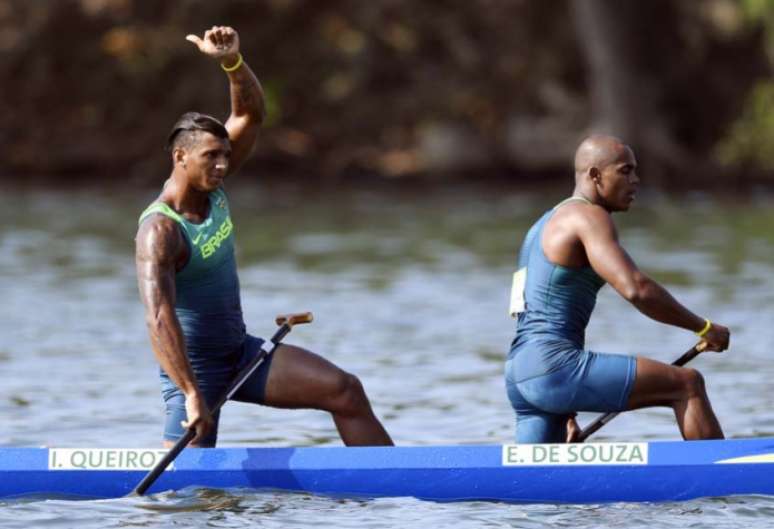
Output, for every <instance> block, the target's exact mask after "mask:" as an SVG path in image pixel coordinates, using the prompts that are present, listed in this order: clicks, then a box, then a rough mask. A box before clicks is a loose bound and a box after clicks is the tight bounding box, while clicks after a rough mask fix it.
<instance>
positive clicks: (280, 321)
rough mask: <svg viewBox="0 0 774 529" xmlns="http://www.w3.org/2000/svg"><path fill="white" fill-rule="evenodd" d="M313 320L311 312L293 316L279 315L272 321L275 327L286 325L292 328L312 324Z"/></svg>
mask: <svg viewBox="0 0 774 529" xmlns="http://www.w3.org/2000/svg"><path fill="white" fill-rule="evenodd" d="M313 319H314V316H313V315H312V313H311V312H297V313H295V314H280V315H279V316H277V317H276V318H275V319H274V321H275V322H276V323H277V325H285V324H286V323H287V324H288V325H289V326H290V327H293V326H294V325H301V324H303V323H312V320H313Z"/></svg>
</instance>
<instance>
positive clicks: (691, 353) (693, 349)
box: [575, 340, 707, 443]
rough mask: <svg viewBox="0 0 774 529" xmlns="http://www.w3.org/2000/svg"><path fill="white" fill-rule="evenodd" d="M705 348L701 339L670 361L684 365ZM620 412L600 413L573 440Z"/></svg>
mask: <svg viewBox="0 0 774 529" xmlns="http://www.w3.org/2000/svg"><path fill="white" fill-rule="evenodd" d="M706 348H707V343H706V342H705V341H704V340H702V341H700V342H699V343H697V344H696V345H694V346H693V347H691V348H690V349H688V350H687V351H686V352H685V353H683V355H682V356H681V357H680V358H678V359H677V360H675V361H674V362H672V365H673V366H684V365H685V364H687V363H688V362H690V361H691V360H693V359H694V358H696V357H697V356H699V354H700V353H702V352H703V351H704V349H706ZM619 413H621V412H618V411H611V412H609V413H606V414H604V415H600V416H599V417H597V418H596V419H594V421H593V422H592V423H591V424H589V425H588V426H586V427H585V428H584V429H583V430H581V433H580V434H579V435H578V439H577V440H576V441H575V442H576V443H582V442H584V441H585V440H586V439H588V438H589V436H590V435H592V434H594V433H596V432H598V431H599V429H600V428H602V427H603V426H604V425H606V424H607V423H609V422H610V421H612V420H613V419H615V418H616V416H618V414H619Z"/></svg>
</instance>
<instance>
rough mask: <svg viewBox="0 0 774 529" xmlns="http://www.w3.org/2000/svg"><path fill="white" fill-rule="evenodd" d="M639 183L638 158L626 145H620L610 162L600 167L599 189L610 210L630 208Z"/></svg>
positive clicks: (605, 204) (597, 180)
mask: <svg viewBox="0 0 774 529" xmlns="http://www.w3.org/2000/svg"><path fill="white" fill-rule="evenodd" d="M639 183H640V179H639V177H638V176H637V160H636V159H635V158H634V153H633V152H632V150H631V149H630V148H629V147H627V146H626V145H621V146H620V149H618V152H617V153H616V156H615V157H614V158H613V159H612V160H611V162H610V163H608V164H606V165H605V166H604V167H601V168H598V179H596V184H597V191H598V192H599V195H600V197H601V198H602V199H603V200H604V206H605V208H606V209H607V210H608V211H626V210H628V209H629V206H631V204H632V202H633V201H634V197H635V196H636V194H637V188H638V187H639Z"/></svg>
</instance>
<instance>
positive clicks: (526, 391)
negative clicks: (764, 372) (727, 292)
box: [506, 136, 729, 443]
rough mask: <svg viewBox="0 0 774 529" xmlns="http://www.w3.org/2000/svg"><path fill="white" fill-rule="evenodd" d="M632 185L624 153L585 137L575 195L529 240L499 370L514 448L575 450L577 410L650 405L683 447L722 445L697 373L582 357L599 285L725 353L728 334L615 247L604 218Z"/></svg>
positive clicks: (632, 164) (633, 171) (631, 161)
mask: <svg viewBox="0 0 774 529" xmlns="http://www.w3.org/2000/svg"><path fill="white" fill-rule="evenodd" d="M638 184H639V178H638V177H637V162H636V160H635V157H634V153H633V152H632V150H631V148H629V147H628V146H627V145H624V144H623V143H622V142H621V141H619V140H618V139H616V138H612V137H609V136H593V137H590V138H587V139H586V140H584V141H583V143H581V145H580V147H579V148H578V150H577V153H576V155H575V190H574V192H573V195H572V196H571V197H570V198H568V199H566V200H564V201H562V202H560V203H559V204H558V205H557V206H556V207H554V208H553V209H552V210H550V211H548V212H546V213H545V214H544V215H543V216H542V217H541V218H540V219H539V220H538V221H537V222H536V223H535V224H534V225H533V226H532V228H531V229H530V230H529V232H528V233H527V236H526V238H525V240H524V243H523V245H522V247H521V251H520V254H519V264H518V269H519V271H518V272H517V274H516V275H515V277H514V296H513V298H514V299H513V302H514V303H513V304H514V306H515V308H513V307H512V310H513V312H516V313H518V327H517V331H516V337H515V339H514V340H513V343H512V345H511V350H510V353H509V355H508V361H507V364H506V387H507V391H508V397H509V399H510V401H511V404H512V406H513V408H514V410H515V411H516V425H517V426H516V441H517V442H519V443H559V442H565V441H573V440H574V439H575V438H576V437H577V435H578V433H579V429H578V425H577V423H576V422H575V418H574V417H575V413H576V412H578V411H597V412H611V411H623V410H633V409H637V408H644V407H648V406H669V407H671V408H672V409H673V410H674V413H675V417H676V418H677V424H678V426H679V427H680V433H681V434H682V435H683V438H684V439H717V438H722V437H723V431H722V430H721V428H720V425H719V424H718V420H717V418H716V417H715V414H714V412H713V411H712V407H711V405H710V402H709V399H708V398H707V393H706V391H705V389H704V380H703V378H702V376H701V374H700V373H699V372H698V371H696V370H695V369H690V368H685V367H675V366H671V365H667V364H664V363H661V362H657V361H654V360H650V359H647V358H642V357H634V356H625V355H613V354H603V353H597V352H592V351H588V350H586V349H585V348H584V345H585V344H584V342H585V331H586V326H587V324H588V322H589V318H590V316H591V312H592V311H593V310H594V305H595V303H596V298H597V292H598V291H599V289H600V288H601V287H602V286H603V285H604V284H605V283H609V284H610V285H611V286H612V287H613V288H614V289H615V290H616V291H617V292H618V293H619V294H621V295H622V296H623V297H624V298H625V299H626V300H628V301H629V302H630V303H632V304H633V305H634V306H635V307H636V308H637V309H638V310H639V311H640V312H642V313H643V314H645V315H646V316H648V317H649V318H651V319H654V320H656V321H659V322H661V323H666V324H668V325H674V326H676V327H681V328H683V329H686V330H689V331H693V332H695V333H697V334H698V335H699V336H700V337H701V339H702V340H703V341H704V342H705V343H706V349H707V350H710V351H723V350H725V349H726V348H728V341H729V331H728V329H727V328H726V327H723V326H722V325H718V324H715V323H712V322H711V321H710V320H708V319H705V318H701V317H699V316H697V315H696V314H694V313H693V312H691V311H690V310H688V309H687V308H685V307H684V306H683V305H681V304H680V303H679V302H677V300H675V299H674V298H673V297H672V296H671V295H670V294H669V292H667V291H666V290H665V289H664V288H663V287H662V286H660V285H659V284H658V283H656V282H655V281H653V280H652V279H650V278H649V277H647V276H646V275H645V274H643V273H642V272H641V271H640V270H639V269H638V268H637V266H636V265H635V264H634V262H633V261H632V259H631V257H629V255H628V254H627V253H626V251H625V250H624V249H623V248H622V247H621V245H620V244H619V242H618V234H617V232H616V228H615V225H614V224H613V219H612V217H611V214H612V213H613V212H616V211H626V210H628V209H629V206H630V205H631V203H632V201H633V200H634V197H635V194H636V191H637V186H638Z"/></svg>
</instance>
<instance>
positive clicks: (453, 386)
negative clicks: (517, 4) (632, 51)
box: [0, 183, 774, 528]
mask: <svg viewBox="0 0 774 529" xmlns="http://www.w3.org/2000/svg"><path fill="white" fill-rule="evenodd" d="M230 193H231V197H232V209H233V217H234V222H235V225H236V236H237V244H238V247H239V260H240V266H241V270H240V278H241V282H242V288H243V290H242V296H243V305H244V310H245V319H246V321H247V325H248V329H249V331H250V332H251V333H253V334H258V335H268V334H270V333H271V332H273V317H274V315H275V314H277V313H283V312H291V311H304V310H311V311H313V312H314V314H315V322H314V324H312V325H310V326H304V327H298V328H296V329H295V330H294V331H293V333H292V335H291V336H290V337H289V338H288V341H290V342H292V343H295V344H298V345H302V346H304V347H306V348H308V349H311V350H313V351H316V352H319V353H320V354H323V355H325V356H326V357H327V358H329V359H330V360H332V361H333V362H335V363H337V364H339V365H340V366H342V367H344V368H346V369H348V370H349V371H351V372H353V373H355V374H357V375H358V376H359V377H360V378H361V380H362V381H363V383H364V385H365V387H366V390H367V392H368V394H369V396H370V398H371V401H372V403H373V405H374V408H375V411H376V413H377V414H378V415H379V417H381V418H382V420H383V422H384V424H385V426H386V427H387V428H388V430H389V431H390V433H391V435H392V436H393V438H394V439H395V441H396V442H397V443H399V444H402V445H429V444H451V443H458V444H474V443H489V444H492V443H506V442H511V441H512V439H513V429H514V421H513V416H512V412H511V409H510V406H509V404H508V401H507V397H506V395H505V391H504V387H503V380H502V370H503V361H504V355H505V353H506V351H507V349H508V344H509V343H510V340H511V339H512V333H513V323H512V321H511V320H510V319H509V318H508V317H507V305H508V297H509V283H510V275H511V273H512V270H513V265H514V261H515V254H516V251H517V248H518V246H519V244H520V242H521V238H522V237H523V234H524V232H525V230H526V229H527V228H528V226H529V224H530V223H531V222H533V221H534V220H535V219H536V218H537V217H538V216H539V214H540V213H541V212H542V211H543V210H544V209H545V208H547V207H549V206H550V205H551V204H553V203H554V202H556V201H558V200H559V199H561V198H562V194H561V193H553V192H522V191H519V190H517V189H511V190H504V191H498V192H492V191H484V190H482V189H479V188H470V187H468V188H464V189H450V190H444V191H437V190H434V191H432V192H421V193H406V192H397V191H389V190H388V191H379V192H377V191H369V190H363V189H360V190H358V189H354V190H348V191H336V192H335V193H333V192H331V193H325V192H319V191H318V192H309V191H307V190H304V189H303V188H301V187H283V188H269V187H256V188H253V187H249V186H247V185H244V184H239V183H235V184H234V185H233V186H232V188H231V189H230ZM153 196H154V193H153V192H152V191H134V192H132V191H126V190H123V189H118V188H114V189H110V190H103V189H88V190H77V191H73V190H68V191H42V190H14V191H13V192H4V193H3V196H2V197H0V221H2V222H0V291H2V293H3V298H4V303H3V308H2V318H0V374H1V377H2V384H0V417H2V427H0V445H6V446H22V445H25V446H41V445H47V446H59V447H84V446H90V447H116V446H123V447H139V446H156V445H158V443H159V439H160V435H161V413H162V402H161V398H160V395H159V388H158V380H157V376H156V369H157V368H156V364H155V361H154V359H153V355H152V353H151V351H150V348H149V345H148V339H147V336H146V332H145V328H144V323H143V314H142V308H141V306H140V303H139V300H138V296H137V288H136V284H135V278H134V263H133V237H134V233H135V228H136V216H137V214H138V213H139V212H140V211H141V210H142V209H143V208H144V206H145V205H146V204H147V202H149V201H150V200H152V198H153ZM773 204H774V197H772V196H769V195H765V194H762V195H759V196H757V197H755V198H753V199H751V198H744V199H742V198H728V197H719V198H718V197H714V198H713V197H709V196H705V195H700V194H697V195H691V196H681V197H667V196H661V195H650V196H645V197H643V198H642V200H641V201H640V203H638V204H637V205H636V207H635V208H634V210H633V211H632V212H630V213H628V214H625V215H620V216H619V218H618V222H619V225H620V231H621V239H622V241H623V243H624V245H625V246H626V248H627V249H628V250H629V252H630V254H631V255H632V257H633V258H634V259H635V260H636V261H637V262H638V263H639V264H640V265H641V267H642V268H643V269H644V270H645V271H646V272H647V273H649V274H650V275H652V276H653V277H655V278H657V279H658V280H660V281H662V282H663V283H664V284H665V285H666V286H667V287H668V288H669V289H670V290H671V291H672V292H673V293H674V294H675V296H676V297H678V299H680V300H682V301H684V302H685V303H686V304H687V305H688V306H689V307H691V308H693V309H694V310H695V311H696V312H698V313H700V314H702V315H706V316H707V317H710V318H712V319H713V320H715V321H718V322H720V323H723V324H726V325H729V326H730V327H731V328H732V331H733V337H732V349H731V351H729V352H728V353H726V354H723V355H715V354H707V355H703V356H702V357H700V358H699V359H697V360H696V361H695V367H698V368H700V369H701V370H702V372H703V373H704V374H705V376H706V378H707V381H708V385H709V393H710V396H711V398H712V401H713V405H714V407H715V410H716V412H717V414H718V416H719V418H720V420H721V423H722V424H723V426H724V429H725V431H726V433H727V435H728V436H730V437H751V436H763V435H774V411H772V409H771V405H770V404H771V398H770V395H771V394H772V389H774V388H773V387H772V385H773V383H772V382H771V380H772V379H774V367H772V362H771V361H770V356H771V355H770V345H769V344H771V343H774V326H773V325H771V322H772V321H774V289H772V288H771V287H772V285H774V260H773V259H772V255H774V229H772V226H774V209H772V207H771V206H772V205H773ZM693 343H694V337H693V336H692V335H691V334H690V333H687V332H685V331H681V330H678V329H673V328H668V327H665V326H662V325H659V324H657V323H654V322H651V321H648V320H647V319H646V318H645V317H643V316H642V315H640V314H639V313H638V312H637V311H636V310H635V309H634V308H632V307H631V306H629V305H627V304H626V302H624V301H623V300H622V299H621V298H620V297H618V296H617V295H616V294H615V293H614V292H613V291H612V290H611V289H610V288H609V287H606V288H605V289H603V291H602V292H601V294H600V298H599V302H598V305H597V310H596V312H595V314H594V316H593V318H592V323H591V325H590V327H589V330H588V337H587V345H588V346H589V347H590V348H593V349H596V350H601V351H609V352H621V353H636V354H646V355H649V356H651V357H653V358H657V359H660V360H663V361H672V360H673V359H674V358H676V357H677V356H679V354H681V353H682V352H684V351H685V350H686V349H688V348H689V347H690V346H691V345H693ZM592 418H593V415H585V416H582V417H581V422H586V421H588V420H591V419H592ZM677 437H678V434H677V429H676V427H675V424H674V420H673V418H672V416H671V413H670V412H668V411H667V410H643V411H638V412H633V413H628V414H625V415H623V416H621V417H619V418H618V419H616V420H615V421H614V422H613V423H611V424H610V425H608V426H607V427H606V428H605V429H604V430H602V431H601V432H600V433H599V435H598V437H597V438H598V439H599V440H612V439H614V440H653V439H675V438H677ZM219 439H220V443H221V446H237V445H245V444H250V445H258V446H311V445H338V444H339V443H340V441H339V440H338V437H337V435H336V431H335V429H334V427H333V424H332V422H331V420H330V418H329V417H328V416H327V415H326V414H324V413H320V412H315V411H278V410H271V409H267V408H262V407H257V406H250V405H245V404H239V403H230V404H228V405H227V407H226V408H225V409H224V412H223V417H222V420H221V430H220V438H219ZM772 501H773V500H772V499H771V498H760V497H742V498H725V499H707V500H699V501H692V502H685V503H679V504H661V505H628V504H622V505H597V506H555V505H533V506H516V505H504V504H498V503H486V502H467V503H458V504H436V503H432V502H422V501H418V500H413V499H405V498H403V499H379V500H342V499H330V498H325V497H315V496H309V495H305V494H285V493H266V492H256V491H245V490H228V491H213V490H206V489H191V490H185V491H179V492H175V493H171V492H170V493H165V494H160V495H157V496H154V497H151V498H147V499H140V500H138V499H118V500H109V501H77V502H76V501H67V500H61V499H56V500H47V501H14V502H0V527H3V528H5V527H9V528H10V527H79V528H90V527H95V528H96V527H100V528H102V527H145V526H153V527H173V526H174V527H179V526H189V525H197V526H205V525H207V526H211V527H242V526H245V525H247V524H248V523H249V524H251V525H257V526H262V527H306V526H309V527H311V526H320V525H325V526H331V527H371V528H377V527H395V526H398V525H400V526H403V527H422V528H426V527H428V526H431V527H463V528H466V527H471V528H472V527H525V528H532V527H535V528H538V527H581V528H591V527H616V526H622V527H623V526H625V527H653V526H659V527H686V526H690V527H704V526H706V527H738V526H740V525H746V526H749V527H767V521H768V519H769V517H770V516H771V515H772V514H773V513H774V503H772Z"/></svg>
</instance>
